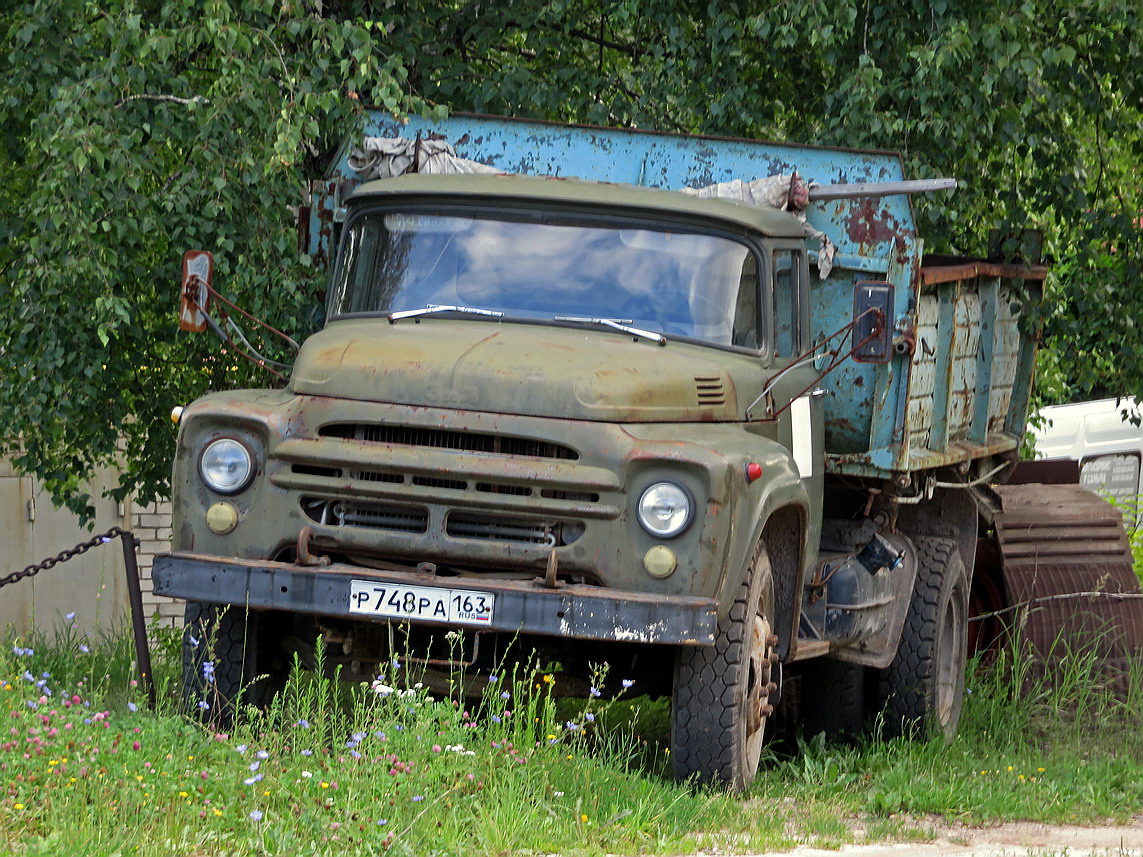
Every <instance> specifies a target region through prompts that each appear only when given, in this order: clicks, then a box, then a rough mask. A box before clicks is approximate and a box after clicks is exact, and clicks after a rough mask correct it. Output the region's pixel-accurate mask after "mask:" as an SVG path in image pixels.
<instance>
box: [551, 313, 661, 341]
mask: <svg viewBox="0 0 1143 857" xmlns="http://www.w3.org/2000/svg"><path fill="white" fill-rule="evenodd" d="M552 321H574V322H576V323H578V324H601V325H603V326H604V327H610V328H611V329H612V330H619V331H622V332H623V333H630V334H631V335H632V336H641V337H643V338H644V339H650V340H651V341H652V342H657V343H658V344H659V345H666V344H667V337H665V336H663V334H661V333H655V332H654V331H650V330H643V328H641V327H632V326H631V325H629V324H623V323H622V321H616V320H615V319H613V318H590V317H585V316H577V315H557V316H555V317H553V318H552Z"/></svg>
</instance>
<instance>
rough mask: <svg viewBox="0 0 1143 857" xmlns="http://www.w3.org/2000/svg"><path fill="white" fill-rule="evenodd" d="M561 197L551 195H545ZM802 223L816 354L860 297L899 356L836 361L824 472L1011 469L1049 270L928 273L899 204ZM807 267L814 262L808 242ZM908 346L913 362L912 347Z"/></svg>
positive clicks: (574, 140)
mask: <svg viewBox="0 0 1143 857" xmlns="http://www.w3.org/2000/svg"><path fill="white" fill-rule="evenodd" d="M364 133H365V134H366V135H369V136H381V137H404V138H406V139H414V138H417V137H418V136H419V137H422V138H424V137H429V136H434V135H435V136H438V137H442V138H444V139H445V140H447V141H448V142H449V143H450V144H451V145H452V146H453V148H454V149H455V151H456V154H457V155H459V156H461V157H463V158H468V159H471V160H474V161H479V162H480V163H483V164H488V165H490V166H493V167H496V168H498V169H501V170H503V171H504V172H506V173H520V174H527V175H547V176H557V177H570V176H575V177H578V178H581V179H589V180H594V181H604V182H621V183H625V184H631V185H642V186H645V187H653V188H660V189H664V190H674V189H679V188H684V187H702V186H704V185H710V184H714V183H717V182H726V181H731V180H734V179H743V180H750V179H755V178H760V177H763V176H769V175H775V174H790V173H793V172H795V171H796V172H797V173H799V174H800V175H801V176H802V177H803V178H805V179H806V180H807V181H810V182H817V183H819V184H822V185H831V184H854V183H862V182H892V181H899V180H901V179H904V178H905V176H904V172H903V167H902V163H901V158H900V156H899V155H898V154H896V153H893V152H876V151H861V150H854V149H840V148H826V147H821V146H806V145H791V144H787V143H773V142H765V141H759V140H741V139H727V138H715V137H698V136H687V135H680V134H663V133H656V132H649V131H631V130H621V129H615V128H594V127H587V126H576V125H562V124H555V123H547V122H533V121H526V120H518V119H503V118H499V117H490V116H473V115H466V114H454V115H452V116H450V117H448V118H447V119H444V120H439V121H429V120H426V119H422V118H419V117H409V118H408V120H407V121H397V120H394V119H393V118H392V116H390V115H389V114H388V112H387V111H383V110H373V111H370V112H369V114H368V116H367V122H366V128H365V132H364ZM358 142H359V141H358V140H356V139H355V140H349V141H347V143H346V146H345V147H343V149H342V151H341V152H340V153H339V155H338V157H337V159H336V160H335V162H334V163H333V164H332V165H331V167H330V169H329V170H328V172H327V174H326V178H325V180H323V181H321V182H317V183H315V184H314V185H313V186H312V187H311V199H310V206H309V207H308V214H309V230H308V235H306V236H305V237H304V241H305V244H306V247H307V249H308V251H309V252H310V253H311V254H312V255H313V256H314V258H315V259H317V260H319V261H321V260H329V259H330V258H331V257H332V255H333V249H334V245H335V242H336V238H337V232H338V220H339V217H341V216H343V215H344V208H343V205H344V201H345V200H346V198H347V197H348V196H349V194H351V193H352V192H353V190H354V188H356V187H357V185H359V184H360V183H361V179H360V178H359V177H358V176H357V175H356V174H355V173H354V172H353V171H352V170H351V169H350V168H349V165H348V160H347V155H348V153H349V151H350V149H351V148H352V147H353V146H355V145H357V144H358ZM556 186H558V183H553V187H556ZM805 213H806V217H807V219H808V221H809V223H810V224H811V225H812V226H814V227H815V228H817V229H819V230H821V231H822V232H824V233H825V234H827V235H828V236H829V237H830V239H831V241H832V242H833V244H834V245H835V247H836V251H837V254H836V257H835V259H834V268H833V271H832V273H831V274H830V275H829V277H827V278H826V279H825V280H822V279H820V278H818V277H817V276H816V268H817V266H816V265H814V264H811V266H810V267H811V270H812V271H814V272H815V273H814V275H813V276H812V281H811V284H810V294H809V299H810V317H811V319H812V322H811V324H812V335H813V340H814V341H815V342H817V341H820V340H821V339H823V338H824V337H826V336H828V335H829V334H831V333H834V332H835V331H837V330H838V329H839V328H841V327H842V326H844V325H845V324H847V323H848V322H849V321H850V319H851V317H852V313H853V296H854V287H855V285H856V284H857V283H860V282H864V281H880V282H884V281H888V282H891V283H892V284H893V286H894V308H893V316H894V317H893V318H892V319H891V322H892V323H893V324H894V325H895V328H896V330H898V331H899V333H900V334H901V337H900V338H901V345H902V351H901V352H900V353H898V354H897V355H896V356H895V357H894V358H893V360H892V361H891V362H890V363H889V364H888V365H882V366H877V365H872V364H865V363H857V362H855V361H852V360H846V361H844V362H843V363H842V364H841V365H840V366H839V367H838V368H837V369H836V370H835V371H834V372H832V373H831V374H830V375H829V376H828V377H826V378H825V379H824V380H823V381H822V383H821V386H822V387H824V388H826V389H827V390H828V392H829V393H830V395H829V396H827V397H826V398H825V400H824V402H823V405H824V411H825V446H826V453H827V462H826V464H827V468H828V469H830V470H831V471H833V472H835V473H844V474H847V475H853V476H863V477H871V478H875V479H879V478H889V477H892V476H894V475H895V474H900V473H903V472H908V471H916V470H924V469H930V468H934V467H939V466H943V465H948V464H960V463H963V462H970V461H974V460H978V459H989V458H991V457H993V456H996V455H1000V454H1005V453H1010V452H1011V451H1013V450H1015V449H1016V448H1018V446H1019V441H1020V437H1021V435H1022V433H1023V430H1024V423H1025V416H1026V408H1027V404H1028V391H1029V387H1030V383H1031V378H1032V361H1033V356H1034V352H1035V343H1034V335H1030V334H1027V333H1021V331H1020V329H1019V327H1018V326H1017V323H1016V318H1017V315H1018V313H1019V307H1020V306H1023V305H1024V303H1025V300H1026V299H1027V298H1031V299H1033V300H1038V299H1039V297H1040V295H1041V294H1042V286H1043V277H1044V270H1043V269H1042V268H1039V269H1032V270H1030V269H1026V268H1024V267H1020V266H1002V265H993V264H989V263H986V262H978V261H972V260H965V259H941V260H926V261H925V262H924V263H922V252H923V241H922V239H921V238H920V236H918V235H917V230H916V222H915V219H914V217H913V210H912V205H911V203H910V200H909V197H908V196H905V195H900V194H898V195H889V196H883V197H866V198H862V197H856V198H847V199H827V200H819V201H815V202H811V203H810V205H809V207H808V208H807V209H806V212H805ZM808 245H809V250H810V257H811V260H814V259H815V257H816V254H817V250H818V242H817V241H816V240H815V239H810V240H809V241H808ZM910 341H915V343H916V346H915V351H910V350H909V349H908V347H907V345H908V343H909V342H910Z"/></svg>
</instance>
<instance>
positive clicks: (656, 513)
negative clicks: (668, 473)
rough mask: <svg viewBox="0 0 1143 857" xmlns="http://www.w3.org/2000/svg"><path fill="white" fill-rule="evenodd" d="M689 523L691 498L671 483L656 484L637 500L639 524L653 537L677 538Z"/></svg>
mask: <svg viewBox="0 0 1143 857" xmlns="http://www.w3.org/2000/svg"><path fill="white" fill-rule="evenodd" d="M690 522H691V498H690V496H689V495H688V494H687V492H686V491H684V490H683V489H682V488H680V487H679V486H678V485H675V484H674V483H672V482H656V483H655V484H654V485H652V486H651V487H650V488H648V489H647V490H646V491H644V492H643V496H642V497H640V498H639V523H640V524H642V525H643V528H644V529H645V530H646V531H647V532H649V533H650V534H651V535H653V536H659V537H660V538H664V539H669V538H670V537H671V536H677V535H678V534H679V533H681V532H682V531H683V530H685V529H686V528H687V524H689V523H690Z"/></svg>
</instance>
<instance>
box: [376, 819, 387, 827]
mask: <svg viewBox="0 0 1143 857" xmlns="http://www.w3.org/2000/svg"><path fill="white" fill-rule="evenodd" d="M388 823H389V819H387V818H379V819H377V826H378V827H384V826H385V825H386V824H388Z"/></svg>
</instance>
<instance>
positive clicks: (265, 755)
mask: <svg viewBox="0 0 1143 857" xmlns="http://www.w3.org/2000/svg"><path fill="white" fill-rule="evenodd" d="M254 755H255V756H257V757H258V758H259V759H269V758H270V754H269V753H268V752H267V751H266V750H259V751H258V752H257V753H255V754H254Z"/></svg>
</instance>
